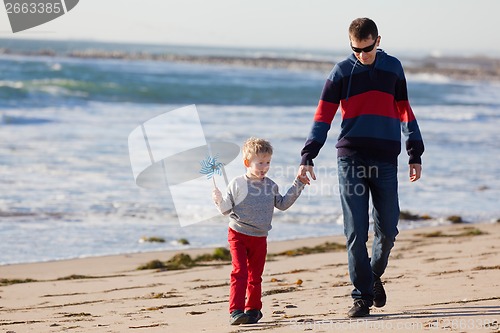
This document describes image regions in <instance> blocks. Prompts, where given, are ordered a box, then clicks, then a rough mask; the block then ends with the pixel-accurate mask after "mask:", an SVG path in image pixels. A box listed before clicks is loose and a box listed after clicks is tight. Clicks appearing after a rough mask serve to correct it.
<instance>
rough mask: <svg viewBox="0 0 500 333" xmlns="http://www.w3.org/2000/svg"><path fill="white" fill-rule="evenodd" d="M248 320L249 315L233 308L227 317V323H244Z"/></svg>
mask: <svg viewBox="0 0 500 333" xmlns="http://www.w3.org/2000/svg"><path fill="white" fill-rule="evenodd" d="M249 320H250V316H249V315H247V314H246V313H245V312H243V311H241V310H234V311H233V312H231V317H230V318H229V323H230V324H231V325H240V324H246V323H248V322H249Z"/></svg>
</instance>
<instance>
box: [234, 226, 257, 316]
mask: <svg viewBox="0 0 500 333" xmlns="http://www.w3.org/2000/svg"><path fill="white" fill-rule="evenodd" d="M227 239H228V242H229V250H230V252H231V257H232V264H233V271H232V272H231V287H230V290H229V313H231V312H233V311H234V310H245V311H246V310H260V309H262V300H261V297H262V273H263V272H264V264H265V263H266V255H267V237H255V236H248V235H244V234H242V233H239V232H236V231H234V230H233V229H231V228H229V232H228V237H227ZM245 296H246V303H245Z"/></svg>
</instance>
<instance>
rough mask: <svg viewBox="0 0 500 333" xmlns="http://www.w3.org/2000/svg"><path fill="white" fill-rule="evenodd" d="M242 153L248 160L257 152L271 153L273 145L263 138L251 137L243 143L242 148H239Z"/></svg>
mask: <svg viewBox="0 0 500 333" xmlns="http://www.w3.org/2000/svg"><path fill="white" fill-rule="evenodd" d="M241 150H242V153H243V159H244V160H250V159H251V158H252V157H254V156H257V155H258V154H269V155H272V154H273V146H271V144H270V143H269V141H266V140H264V139H259V138H254V137H251V138H249V139H247V140H246V141H245V142H244V143H243V148H242V149H241Z"/></svg>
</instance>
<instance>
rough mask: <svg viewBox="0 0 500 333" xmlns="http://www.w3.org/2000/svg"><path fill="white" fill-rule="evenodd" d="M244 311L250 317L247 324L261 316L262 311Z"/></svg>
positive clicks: (255, 321)
mask: <svg viewBox="0 0 500 333" xmlns="http://www.w3.org/2000/svg"><path fill="white" fill-rule="evenodd" d="M245 313H246V314H247V315H248V316H249V317H250V320H249V321H248V323H247V324H255V323H257V322H259V320H260V319H261V318H262V312H260V311H259V310H247V311H245Z"/></svg>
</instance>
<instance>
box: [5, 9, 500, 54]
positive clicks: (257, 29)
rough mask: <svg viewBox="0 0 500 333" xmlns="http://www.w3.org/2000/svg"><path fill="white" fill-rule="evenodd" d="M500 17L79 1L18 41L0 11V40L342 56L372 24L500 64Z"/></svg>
mask: <svg viewBox="0 0 500 333" xmlns="http://www.w3.org/2000/svg"><path fill="white" fill-rule="evenodd" d="M26 1H35V0H26ZM499 12H500V1H499V0H476V1H461V0H418V1H405V0H358V1H332V0H309V1H305V0H302V1H298V0H80V2H79V3H78V5H77V6H76V7H75V8H74V9H73V10H71V11H70V12H68V13H67V14H66V15H64V16H62V17H59V18H57V19H55V20H53V21H51V22H48V23H46V24H43V25H41V26H38V27H35V28H32V29H29V30H26V31H24V32H18V33H15V34H14V33H12V31H11V29H10V25H9V21H8V17H7V14H6V11H5V10H3V9H1V8H0V38H7V39H9V38H28V39H62V40H95V41H115V42H141V43H153V44H182V45H204V46H225V47H228V46H229V47H251V48H256V47H257V48H286V49H301V50H303V49H306V50H307V49H326V50H328V49H336V50H338V49H348V37H347V28H348V26H349V23H350V22H351V21H352V20H353V19H354V18H356V17H370V18H372V19H373V20H374V21H375V22H376V23H377V25H378V28H379V33H380V35H381V36H382V41H381V48H383V49H386V50H392V51H398V52H405V53H411V52H415V53H434V54H446V55H464V54H465V55H485V56H495V57H499V56H500V43H499V36H498V32H500V26H499V24H498V13H499ZM0 47H1V45H0Z"/></svg>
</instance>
